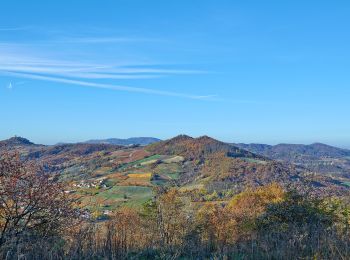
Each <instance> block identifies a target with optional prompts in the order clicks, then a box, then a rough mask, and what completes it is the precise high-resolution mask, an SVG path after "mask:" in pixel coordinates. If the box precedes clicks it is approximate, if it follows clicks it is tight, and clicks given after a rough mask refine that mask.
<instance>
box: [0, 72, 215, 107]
mask: <svg viewBox="0 0 350 260" xmlns="http://www.w3.org/2000/svg"><path fill="white" fill-rule="evenodd" d="M0 73H2V74H4V75H8V76H14V77H19V78H27V79H34V80H43V81H51V82H57V83H64V84H70V85H79V86H84V87H93V88H103V89H111V90H117V91H127V92H137V93H144V94H154V95H161V96H171V97H180V98H188V99H200V100H209V99H211V98H213V97H214V96H212V95H207V96H201V95H190V94H185V93H179V92H171V91H161V90H155V89H149V88H140V87H129V86H122V85H114V84H103V83H96V82H88V81H81V80H73V79H67V78H57V77H49V76H42V75H35V74H26V73H17V72H0Z"/></svg>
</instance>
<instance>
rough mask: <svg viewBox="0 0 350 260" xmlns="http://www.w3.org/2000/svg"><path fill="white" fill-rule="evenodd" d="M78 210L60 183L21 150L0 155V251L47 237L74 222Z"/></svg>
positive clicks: (58, 232)
mask: <svg viewBox="0 0 350 260" xmlns="http://www.w3.org/2000/svg"><path fill="white" fill-rule="evenodd" d="M75 214H76V211H74V210H73V209H72V200H70V199H69V198H68V197H67V195H66V194H65V192H64V189H63V187H62V185H61V184H60V183H58V182H57V181H55V180H53V179H52V178H50V176H48V175H47V174H45V173H44V172H43V170H42V168H41V167H40V166H38V165H36V164H35V163H32V162H31V163H26V162H23V161H22V160H21V158H20V156H19V154H18V153H8V152H6V153H3V154H1V155H0V250H1V252H2V253H4V251H6V250H10V249H9V248H11V247H12V246H13V245H16V246H17V245H18V244H20V243H21V241H24V240H25V239H28V237H31V241H30V243H31V244H33V243H34V241H33V239H34V238H33V237H40V239H46V238H49V237H52V236H55V235H57V234H60V233H61V231H63V229H64V228H66V227H67V226H68V225H70V224H72V223H73V222H72V217H73V216H74V215H75Z"/></svg>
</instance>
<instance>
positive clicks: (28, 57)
mask: <svg viewBox="0 0 350 260" xmlns="http://www.w3.org/2000/svg"><path fill="white" fill-rule="evenodd" d="M21 29H24V28H19V27H18V28H1V27H0V31H1V30H9V31H10V30H13V31H15V30H21ZM153 40H154V41H158V39H153ZM42 41H43V42H47V43H50V42H51V43H52V42H55V43H56V44H57V46H55V48H52V46H46V47H45V48H41V46H42V45H38V44H36V43H33V42H32V43H28V44H27V45H26V44H23V42H14V43H11V42H0V73H1V74H3V75H8V76H12V77H15V78H27V79H32V80H42V81H50V82H58V83H64V84H71V85H79V86H85V87H95V88H105V89H111V90H116V91H128V92H138V93H144V94H153V95H162V96H172V97H179V98H190V99H200V100H212V99H214V98H215V95H203V94H200V95H194V94H187V93H181V92H176V91H166V90H156V89H149V88H144V87H131V86H125V85H124V84H118V82H117V80H124V82H125V80H130V81H132V80H139V79H147V80H151V79H155V78H161V77H169V76H172V77H173V76H179V75H190V74H203V73H206V72H205V71H201V70H193V69H178V68H169V66H165V65H162V64H161V63H159V62H154V63H152V62H150V59H145V58H144V57H142V58H141V59H138V58H137V57H135V55H134V54H133V55H120V54H114V55H109V53H108V52H101V53H99V52H96V51H97V50H98V48H97V49H96V45H98V44H110V45H109V46H108V47H111V46H114V45H115V44H118V43H128V42H144V41H152V39H148V38H142V37H141V38H137V37H114V36H101V37H100V36H98V37H97V36H91V35H86V36H81V35H79V36H73V37H72V36H69V37H64V36H62V35H61V36H60V37H52V38H50V39H46V40H45V39H43V40H42ZM70 43H77V44H73V45H72V46H73V47H72V46H71V45H70ZM89 44H93V46H94V47H93V51H94V52H93V53H91V55H90V53H89V52H90V51H91V49H90V48H89V47H88V45H89ZM81 46H85V47H86V48H87V49H86V51H87V52H86V53H84V52H82V50H81V49H80V47H81ZM85 47H84V48H85ZM117 50H118V51H120V52H122V49H121V50H119V49H117ZM128 51H130V50H128ZM93 55H94V56H93ZM96 55H97V57H96ZM124 56H125V57H124ZM129 56H130V57H132V58H129ZM136 56H137V55H136ZM67 57H69V59H68V58H67ZM113 57H114V58H113ZM122 57H124V58H122ZM102 80H103V81H102ZM105 80H109V84H106V81H105ZM138 82H140V81H138ZM11 87H12V86H11Z"/></svg>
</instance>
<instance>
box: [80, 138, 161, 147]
mask: <svg viewBox="0 0 350 260" xmlns="http://www.w3.org/2000/svg"><path fill="white" fill-rule="evenodd" d="M159 141H161V140H160V139H158V138H154V137H131V138H127V139H120V138H108V139H94V140H88V141H86V142H85V143H88V144H114V145H125V146H126V145H149V144H153V143H156V142H159Z"/></svg>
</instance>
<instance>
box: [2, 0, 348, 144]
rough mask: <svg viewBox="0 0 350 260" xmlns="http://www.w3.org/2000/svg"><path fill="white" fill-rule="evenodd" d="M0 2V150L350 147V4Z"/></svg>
mask: <svg viewBox="0 0 350 260" xmlns="http://www.w3.org/2000/svg"><path fill="white" fill-rule="evenodd" d="M53 2H54V1H35V0H33V1H19V0H2V1H1V2H0V10H1V11H0V12H1V15H0V111H1V112H0V139H5V138H8V137H10V136H13V135H20V136H24V137H27V138H29V139H30V140H32V141H34V142H37V143H45V144H52V143H56V142H61V141H63V142H73V141H83V140H86V139H91V138H107V137H122V138H124V137H130V136H154V137H159V138H169V137H172V136H175V135H177V134H180V133H184V134H189V135H192V136H199V135H204V134H206V135H210V136H213V137H216V138H218V139H220V140H224V141H230V142H263V143H272V144H274V143H280V142H292V143H312V142H316V141H319V142H325V143H329V144H335V145H339V146H344V147H350V120H349V112H350V101H349V99H350V84H349V83H350V73H349V69H350V33H349V28H350V16H349V13H350V2H349V1H311V0H310V1H301V0H300V1H280V0H279V1H277V0H276V1H268V0H267V1H261V0H256V1H249V0H248V1H246V0H245V1H243V0H242V1H233V0H229V1H220V0H215V1H214V0H212V1H205V0H198V1H196V0H192V1H189V0H176V1H165V0H159V1H153V0H147V1H145V0H138V1H136V0H123V1H122V0H119V1H97V0H96V1H92V0H91V1H82V0H81V1H72V0H69V1H68V0H65V1H64V0H60V1H55V3H53Z"/></svg>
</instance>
